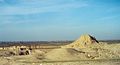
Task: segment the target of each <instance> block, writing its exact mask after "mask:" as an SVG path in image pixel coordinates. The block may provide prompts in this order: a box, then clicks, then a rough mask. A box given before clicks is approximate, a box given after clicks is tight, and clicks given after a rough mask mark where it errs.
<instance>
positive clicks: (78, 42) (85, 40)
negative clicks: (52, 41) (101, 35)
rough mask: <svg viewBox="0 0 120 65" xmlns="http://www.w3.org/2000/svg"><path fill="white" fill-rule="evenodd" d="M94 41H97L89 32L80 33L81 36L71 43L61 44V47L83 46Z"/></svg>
mask: <svg viewBox="0 0 120 65" xmlns="http://www.w3.org/2000/svg"><path fill="white" fill-rule="evenodd" d="M94 43H99V42H98V41H97V40H96V38H95V37H92V36H91V35H89V34H85V35H81V37H80V38H79V39H78V40H76V41H74V42H73V43H71V44H69V45H66V46H62V48H85V47H86V46H88V45H90V44H94Z"/></svg>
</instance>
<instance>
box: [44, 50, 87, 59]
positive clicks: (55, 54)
mask: <svg viewBox="0 0 120 65" xmlns="http://www.w3.org/2000/svg"><path fill="white" fill-rule="evenodd" d="M45 57H46V58H47V59H48V60H54V61H63V60H64V61H65V60H66V61H67V60H80V59H86V57H85V54H84V52H80V51H77V50H75V49H71V48H61V49H54V50H52V51H50V52H48V53H47V54H46V56H45Z"/></svg>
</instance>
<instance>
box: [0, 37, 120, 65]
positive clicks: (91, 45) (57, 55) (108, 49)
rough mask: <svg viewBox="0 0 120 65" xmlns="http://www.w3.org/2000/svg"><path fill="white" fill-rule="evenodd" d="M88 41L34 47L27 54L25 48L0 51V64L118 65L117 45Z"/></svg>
mask: <svg viewBox="0 0 120 65" xmlns="http://www.w3.org/2000/svg"><path fill="white" fill-rule="evenodd" d="M85 38H87V39H85ZM89 38H91V37H89V36H83V37H81V38H80V39H78V40H76V41H75V42H73V43H69V44H67V45H66V44H62V45H61V44H60V45H59V44H58V45H54V44H52V45H45V46H44V45H43V46H42V45H41V46H39V47H38V45H37V47H36V48H34V47H31V49H32V50H29V53H26V49H28V48H29V47H27V46H26V47H24V49H25V50H23V49H22V50H19V49H20V48H21V47H20V48H17V47H15V48H14V49H13V47H9V48H7V49H1V50H0V65H120V42H99V43H96V42H98V41H96V39H89ZM86 40H87V41H86ZM84 42H85V44H83V43H84ZM27 52H28V51H27ZM24 53H25V54H24Z"/></svg>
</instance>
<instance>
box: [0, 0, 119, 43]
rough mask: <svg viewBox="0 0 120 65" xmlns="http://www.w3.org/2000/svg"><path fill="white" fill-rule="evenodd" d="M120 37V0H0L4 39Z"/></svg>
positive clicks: (1, 28)
mask: <svg viewBox="0 0 120 65" xmlns="http://www.w3.org/2000/svg"><path fill="white" fill-rule="evenodd" d="M81 34H91V35H93V36H95V37H96V38H97V39H99V40H100V39H105V40H109V39H120V0H0V40H1V41H29V40H30V41H32V40H33V41H36V40H40V41H45V40H48V41H51V40H75V39H77V38H79V36H80V35H81Z"/></svg>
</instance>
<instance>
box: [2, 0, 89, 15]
mask: <svg viewBox="0 0 120 65" xmlns="http://www.w3.org/2000/svg"><path fill="white" fill-rule="evenodd" d="M87 5H88V4H86V3H78V2H73V3H72V2H70V3H69V2H68V3H62V4H52V5H47V6H39V4H37V5H36V6H32V5H31V6H20V5H19V6H18V5H17V6H6V7H1V8H0V15H25V14H36V13H45V12H60V11H64V10H69V9H72V8H81V7H85V6H87Z"/></svg>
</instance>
